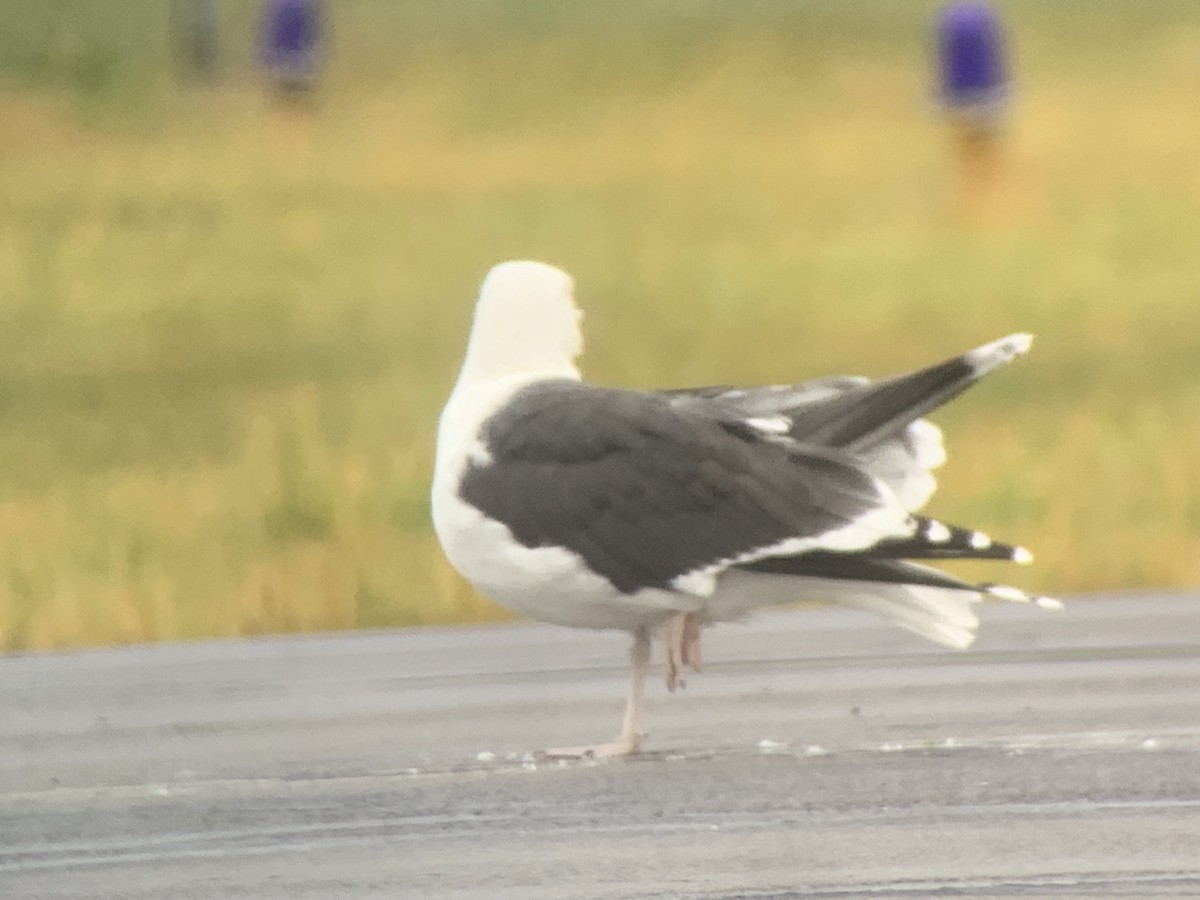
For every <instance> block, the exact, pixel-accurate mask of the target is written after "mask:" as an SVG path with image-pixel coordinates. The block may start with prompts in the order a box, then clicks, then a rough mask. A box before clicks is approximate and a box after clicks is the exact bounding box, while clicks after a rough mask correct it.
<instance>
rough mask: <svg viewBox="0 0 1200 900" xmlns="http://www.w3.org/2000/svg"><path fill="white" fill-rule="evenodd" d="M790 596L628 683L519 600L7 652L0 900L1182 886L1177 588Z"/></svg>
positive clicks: (593, 640) (1182, 647) (1189, 692)
mask: <svg viewBox="0 0 1200 900" xmlns="http://www.w3.org/2000/svg"><path fill="white" fill-rule="evenodd" d="M984 613H985V627H984V631H983V636H982V638H981V640H980V642H979V644H978V645H977V647H976V648H975V649H974V650H972V651H970V652H968V653H963V654H960V653H953V652H949V651H940V650H938V649H936V648H932V647H930V646H929V645H927V644H924V643H922V642H920V641H919V640H917V639H916V638H911V637H909V636H907V635H906V634H904V633H902V632H899V631H895V630H893V629H890V628H887V627H886V626H882V625H880V624H877V623H876V622H875V621H874V620H873V619H871V618H869V617H867V616H865V615H858V614H855V613H850V612H843V611H838V610H798V611H793V612H787V613H778V614H774V615H770V616H763V617H762V618H760V619H757V620H756V621H755V622H754V623H752V624H749V625H727V626H722V627H720V628H717V629H715V630H714V631H712V632H710V633H708V634H707V635H706V648H705V649H706V655H707V658H708V660H709V661H710V666H709V669H708V671H706V672H705V673H704V674H703V675H700V676H694V677H693V678H692V679H691V683H690V684H689V686H688V688H687V690H686V691H683V692H681V693H678V694H676V695H673V696H671V695H668V694H667V693H666V691H665V689H664V688H663V687H662V686H661V684H659V683H657V682H656V683H654V684H652V685H651V689H650V692H649V698H648V704H647V710H646V715H647V721H646V724H647V727H648V729H649V731H650V737H649V741H648V750H649V752H647V753H646V754H644V755H642V756H641V757H639V758H637V759H633V760H628V761H612V762H584V763H572V764H563V765H560V764H547V763H539V762H536V761H534V760H532V759H530V758H529V757H527V755H526V753H527V751H529V750H530V749H534V748H538V747H542V746H549V745H556V744H563V743H578V742H580V741H589V740H597V739H603V738H607V737H610V736H611V733H612V732H614V731H615V729H616V728H617V726H618V724H619V722H618V719H619V715H620V711H621V705H622V699H621V698H622V695H623V692H624V687H625V670H624V659H625V653H626V648H625V641H624V639H623V638H622V637H620V636H619V635H611V634H591V633H587V632H574V631H569V630H565V629H556V628H550V627H541V626H530V625H515V626H499V627H492V628H461V629H437V630H424V631H410V632H402V631H396V632H385V633H365V634H364V633H360V634H352V635H333V636H317V637H301V638H285V639H265V640H246V641H236V642H233V641H231V642H210V643H202V644H192V645H184V646H165V647H147V648H135V649H128V650H119V651H96V652H86V653H74V654H58V655H45V656H28V657H16V658H7V659H0V898H5V900H7V898H21V900H26V898H28V900H33V898H84V897H87V898H114V900H115V898H122V900H138V898H155V900H158V898H167V897H180V898H193V897H196V898H199V897H204V898H217V897H220V898H226V897H245V898H255V900H259V898H263V900H270V898H314V900H315V898H365V897H380V898H385V897H386V898H392V897H449V898H481V900H482V898H513V900H517V898H521V900H525V898H532V900H537V898H561V897H571V898H576V897H577V898H615V897H680V898H697V900H700V898H703V900H713V898H730V897H749V898H758V900H768V898H770V900H781V898H786V897H795V896H801V895H803V896H806V897H848V896H856V895H862V894H865V893H870V895H871V896H872V897H885V898H886V897H904V898H912V897H928V896H937V897H1056V898H1058V897H1080V898H1082V897H1108V896H1112V897H1184V896H1200V596H1168V597H1132V596H1131V597H1110V598H1087V599H1086V600H1079V601H1077V602H1073V603H1071V604H1070V605H1069V606H1068V609H1067V610H1066V611H1065V612H1063V613H1058V614H1053V613H1044V612H1041V611H1038V610H1035V609H1029V608H1025V607H1009V606H1000V605H997V606H989V607H987V608H986V609H985V610H984Z"/></svg>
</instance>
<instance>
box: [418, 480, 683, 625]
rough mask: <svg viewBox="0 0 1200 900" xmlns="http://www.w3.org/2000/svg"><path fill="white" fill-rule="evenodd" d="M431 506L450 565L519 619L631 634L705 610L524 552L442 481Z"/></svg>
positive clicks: (551, 556) (565, 558) (562, 559)
mask: <svg viewBox="0 0 1200 900" xmlns="http://www.w3.org/2000/svg"><path fill="white" fill-rule="evenodd" d="M432 499H433V525H434V530H435V531H436V532H437V536H438V540H439V541H440V542H441V544H442V549H443V550H444V551H445V553H446V557H447V558H448V559H449V560H450V562H451V564H452V565H453V566H454V568H456V569H457V570H458V571H459V573H461V574H462V576H463V577H464V578H466V579H467V581H469V582H470V583H471V584H472V585H474V586H475V588H476V589H477V590H478V591H479V592H480V593H482V594H484V595H485V596H487V597H490V598H491V599H492V600H495V601H496V602H497V603H499V604H501V605H503V606H506V607H507V608H509V609H511V610H512V611H513V612H515V613H518V614H519V615H522V616H526V617H528V618H531V619H536V620H538V621H540V622H552V623H554V624H557V625H571V626H574V627H576V628H620V629H623V630H626V631H632V630H634V629H636V628H640V627H642V626H646V625H654V624H657V623H658V622H661V621H662V620H664V619H665V618H667V617H668V616H669V615H670V614H671V613H673V612H676V611H679V610H688V611H692V610H695V609H697V608H698V606H699V603H700V600H699V598H696V597H688V596H686V595H681V594H675V593H672V592H670V591H660V590H646V591H639V592H638V593H636V594H622V593H621V592H619V591H618V590H617V589H616V588H614V587H613V585H612V583H611V582H609V581H608V580H607V579H606V578H602V577H600V576H599V575H596V574H595V573H593V572H592V571H591V570H589V569H588V568H587V566H586V564H585V563H584V561H583V559H582V558H580V557H579V556H578V555H577V554H575V553H573V552H571V551H570V550H566V549H564V548H562V547H535V548H530V547H524V546H522V545H521V544H519V543H518V542H517V541H516V540H515V539H514V538H513V536H512V533H511V532H510V531H509V530H508V528H507V527H506V526H504V525H503V524H501V523H499V522H496V521H494V520H492V519H488V518H486V517H485V516H484V515H483V514H482V513H480V512H479V510H477V509H475V508H474V507H473V506H471V505H469V504H467V503H464V502H463V501H462V500H460V499H459V498H458V496H457V494H455V493H454V492H453V491H452V490H449V489H446V487H445V486H444V485H441V484H439V483H438V481H437V480H436V479H435V481H434V489H433V498H432Z"/></svg>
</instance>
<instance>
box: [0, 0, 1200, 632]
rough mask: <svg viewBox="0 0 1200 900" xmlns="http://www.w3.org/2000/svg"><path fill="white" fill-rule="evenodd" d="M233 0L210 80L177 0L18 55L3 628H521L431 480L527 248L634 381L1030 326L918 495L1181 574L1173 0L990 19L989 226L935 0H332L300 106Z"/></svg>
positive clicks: (1131, 569) (1181, 307)
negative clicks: (198, 62) (496, 284)
mask: <svg viewBox="0 0 1200 900" xmlns="http://www.w3.org/2000/svg"><path fill="white" fill-rule="evenodd" d="M255 6H256V5H255V4H249V3H246V4H238V5H236V6H235V5H233V4H226V6H225V10H226V19H227V21H226V22H225V25H226V31H225V38H226V41H225V45H224V47H223V53H224V63H223V64H224V71H225V77H224V81H223V83H222V85H221V86H219V87H218V88H216V89H212V90H204V89H196V90H190V89H185V88H180V87H177V86H176V85H174V84H173V81H172V78H171V61H170V46H171V44H170V40H169V34H168V30H167V16H166V13H165V11H164V8H165V7H164V4H162V3H161V2H157V0H155V2H152V0H129V2H126V3H122V4H95V3H84V2H82V0H57V2H45V3H34V2H32V0H30V2H24V3H21V4H19V5H18V8H17V9H16V10H14V11H13V12H12V13H10V14H9V15H8V18H7V19H6V23H5V29H4V31H3V33H0V123H2V124H0V646H2V647H4V648H7V649H9V650H20V649H26V648H43V647H57V646H73V645H81V644H97V643H109V642H122V641H142V640H155V639H175V638H187V637H196V636H201V635H214V634H215V635H228V634H243V633H256V632H264V631H291V630H303V629H314V628H342V627H353V626H373V625H395V624H418V623H427V622H444V621H457V620H465V619H478V618H491V617H497V616H499V615H502V612H501V611H499V610H497V609H496V608H495V607H493V606H492V605H491V604H489V603H488V602H487V601H485V600H482V599H481V598H479V597H477V596H475V595H474V594H473V593H472V592H471V591H470V590H469V589H468V588H466V587H465V586H464V585H463V584H462V583H461V582H460V580H459V579H458V578H457V576H456V575H455V574H454V573H453V572H452V571H451V570H450V569H449V567H448V566H447V565H446V563H445V562H444V561H443V560H442V558H441V556H440V553H439V551H438V550H437V547H436V543H435V541H434V540H433V538H432V535H431V532H430V528H429V524H428V500H427V490H428V480H429V474H430V471H431V464H432V455H433V435H434V428H435V421H436V417H437V413H438V410H439V408H440V406H441V403H442V401H443V399H444V397H445V395H446V393H447V392H448V391H449V388H450V385H451V382H452V380H453V378H454V375H455V372H456V369H457V365H458V362H459V359H460V355H461V353H462V350H463V344H464V339H465V335H466V330H467V326H468V322H469V315H470V308H471V304H472V301H473V297H474V294H475V291H476V289H477V286H478V282H479V280H480V279H481V278H482V276H483V274H484V272H485V271H486V270H487V268H488V267H489V266H490V265H492V264H493V263H494V262H496V261H498V260H501V259H505V258H510V257H514V256H521V257H536V258H543V259H547V260H550V261H553V262H556V263H559V264H561V265H563V266H564V267H566V268H567V269H569V270H570V271H571V272H572V273H573V274H574V275H575V276H576V279H577V282H578V285H579V298H580V301H581V303H582V304H583V305H584V306H585V307H586V309H587V311H588V319H587V324H588V337H589V351H588V353H587V355H586V356H585V358H584V367H585V370H586V372H587V373H588V374H589V375H590V376H591V377H593V378H595V379H596V380H599V381H604V382H608V383H614V384H626V385H637V386H645V385H662V386H671V385H684V384H695V383H705V382H710V383H711V382H739V383H757V382H764V381H765V382H775V381H780V380H785V379H801V378H805V377H809V376H812V375H816V374H823V373H827V372H832V371H857V372H862V373H864V374H869V375H884V374H889V373H893V372H896V371H901V370H904V369H907V368H910V367H915V366H917V365H920V364H923V363H926V362H928V361H931V360H933V359H936V358H939V357H941V356H944V355H949V354H951V353H954V352H957V351H959V350H961V349H963V348H966V347H969V346H972V345H974V344H976V343H980V342H982V341H985V340H989V339H992V338H994V337H997V336H999V335H1001V334H1004V333H1007V332H1009V331H1013V330H1017V329H1023V330H1030V331H1034V332H1035V333H1037V335H1038V343H1037V344H1036V349H1035V353H1034V354H1033V355H1032V356H1030V357H1029V358H1028V359H1026V360H1022V361H1021V362H1020V363H1019V364H1018V365H1017V366H1015V367H1014V368H1012V369H1011V370H1008V371H1005V372H1003V373H1001V374H999V375H997V376H995V378H994V379H992V380H990V381H989V382H987V383H985V384H983V385H981V386H980V387H978V388H976V389H975V390H973V391H972V392H971V394H969V395H967V396H966V397H964V398H963V399H962V400H960V401H959V402H958V403H957V404H955V405H953V406H951V407H949V408H947V409H946V410H945V411H944V412H943V413H942V414H940V415H939V421H940V422H941V423H942V424H943V426H944V427H945V430H946V432H947V437H948V443H949V447H950V463H949V465H948V467H947V468H946V469H945V470H944V472H943V477H942V479H941V481H942V484H943V489H944V492H943V493H941V494H939V496H938V497H936V498H935V499H934V502H933V505H932V507H931V508H932V509H933V511H935V512H936V513H937V514H938V515H940V516H943V517H945V518H947V519H950V520H961V521H963V522H965V523H968V524H971V525H976V526H979V527H986V528H989V529H992V530H994V531H995V532H996V533H997V534H1001V535H1003V536H1005V537H1009V538H1012V539H1015V540H1020V541H1022V542H1024V543H1027V544H1028V545H1029V546H1031V547H1032V548H1033V549H1034V551H1035V552H1036V553H1037V555H1038V565H1037V566H1035V567H1034V568H1033V569H1032V570H1029V571H1020V572H1016V573H1013V572H1010V571H1007V570H1003V569H1000V568H998V567H997V568H995V569H994V570H992V569H990V568H985V569H982V570H979V569H976V570H975V571H977V572H978V573H979V575H980V577H984V578H999V577H1005V578H1011V579H1013V580H1015V581H1017V582H1019V583H1021V584H1023V585H1026V586H1037V587H1038V588H1040V589H1044V590H1048V591H1057V592H1069V591H1079V590H1090V589H1101V588H1104V589H1107V588H1123V587H1139V586H1150V585H1154V586H1182V585H1195V584H1197V583H1198V582H1200V252H1197V248H1198V247H1200V167H1198V166H1197V165H1196V160H1197V159H1200V105H1197V104H1196V102H1195V90H1194V85H1195V84H1196V83H1198V81H1200V7H1197V6H1196V5H1195V4H1194V3H1192V2H1190V0H1186V2H1185V0H1177V2H1167V0H1148V2H1145V3H1140V4H1128V3H1126V2H1119V0H1089V2H1083V0H1063V2H1058V3H1055V4H1044V3H1040V2H1037V0H1020V2H1016V0H1014V2H1010V3H1006V4H1002V6H1003V8H1004V9H1005V11H1006V13H1007V18H1008V21H1009V24H1010V27H1011V30H1012V43H1013V45H1014V47H1015V49H1016V51H1017V57H1018V58H1017V64H1016V68H1017V74H1018V79H1019V80H1018V85H1017V103H1016V105H1015V107H1014V109H1013V115H1012V123H1011V128H1010V130H1009V133H1008V135H1007V142H1006V152H1005V167H1004V171H1003V173H1002V175H1001V182H1000V189H999V190H998V191H997V195H996V196H994V197H992V198H991V199H990V201H987V202H986V203H983V204H981V207H982V208H981V209H980V210H977V211H976V212H975V213H973V214H970V215H964V214H963V213H962V212H961V210H960V205H961V198H960V197H959V196H958V193H959V192H958V189H957V187H956V172H955V166H954V164H953V163H954V160H953V154H952V153H951V142H950V135H949V133H948V132H947V130H946V127H945V125H944V123H942V122H940V121H939V120H938V118H937V116H936V115H935V114H934V112H933V110H932V109H931V104H930V102H929V99H928V98H929V94H930V87H929V84H928V67H929V64H928V61H927V50H928V46H927V45H928V35H927V28H928V22H929V18H930V15H931V12H932V10H933V9H934V4H932V3H928V2H912V3H896V2H892V0H861V2H857V3H817V2H787V3H784V2H765V0H763V2H749V0H742V2H733V0H708V2H701V3H697V2H694V0H688V2H680V0H675V2H668V0H657V2H638V3H633V2H619V3H608V4H601V3H590V2H589V3H583V2H573V3H567V4H564V3H560V2H551V0H526V2H516V0H508V2H500V0H491V2H484V0H475V2H470V3H467V2H464V3H457V4H446V3H434V2H426V0H413V2H407V3H403V4H401V3H392V2H390V0H346V2H343V3H339V4H335V5H334V6H335V14H336V23H335V24H336V39H335V44H334V54H333V57H332V60H331V65H330V69H329V71H328V78H327V81H326V83H325V85H324V87H323V89H322V92H321V96H320V98H319V102H318V104H317V105H316V107H315V109H314V110H313V111H312V112H311V113H301V112H297V111H295V110H287V109H284V108H280V107H279V106H276V105H274V104H272V103H271V102H270V101H269V100H268V99H267V97H266V96H265V94H264V92H263V91H262V90H261V85H260V84H259V83H258V79H257V76H256V75H255V72H254V69H253V64H252V62H253V61H252V34H253V25H254V7H255ZM118 9H119V11H118ZM1135 13H1136V14H1135ZM897 336H899V337H897Z"/></svg>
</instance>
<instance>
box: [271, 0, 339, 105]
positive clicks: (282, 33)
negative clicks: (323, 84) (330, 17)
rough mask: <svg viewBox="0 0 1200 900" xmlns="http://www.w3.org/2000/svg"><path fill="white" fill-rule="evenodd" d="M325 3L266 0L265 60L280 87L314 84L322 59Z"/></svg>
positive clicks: (317, 1)
mask: <svg viewBox="0 0 1200 900" xmlns="http://www.w3.org/2000/svg"><path fill="white" fill-rule="evenodd" d="M323 5H324V4H323V3H321V2H320V0H266V3H265V4H264V14H263V63H264V64H265V65H266V67H267V69H268V70H269V71H270V72H271V74H272V75H273V76H274V77H275V78H276V80H277V81H278V82H279V84H280V86H281V87H284V88H308V87H311V86H312V84H313V82H314V80H315V78H316V74H317V67H318V63H319V59H318V56H319V54H318V50H319V45H320V41H321V28H322V25H323V24H324V22H323V19H324V16H323V14H322V6H323Z"/></svg>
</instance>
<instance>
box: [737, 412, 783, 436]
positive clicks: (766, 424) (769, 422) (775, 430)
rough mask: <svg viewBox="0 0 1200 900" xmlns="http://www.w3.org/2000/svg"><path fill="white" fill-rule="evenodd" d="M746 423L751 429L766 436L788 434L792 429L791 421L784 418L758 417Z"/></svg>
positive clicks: (747, 420)
mask: <svg viewBox="0 0 1200 900" xmlns="http://www.w3.org/2000/svg"><path fill="white" fill-rule="evenodd" d="M745 421H746V424H747V425H749V426H750V427H751V428H753V429H755V430H756V431H761V432H763V433H764V434H787V433H788V432H789V431H791V429H792V423H791V420H790V419H787V418H785V417H784V416H756V417H754V418H753V419H746V420H745Z"/></svg>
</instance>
